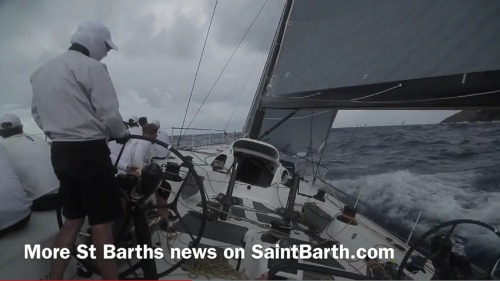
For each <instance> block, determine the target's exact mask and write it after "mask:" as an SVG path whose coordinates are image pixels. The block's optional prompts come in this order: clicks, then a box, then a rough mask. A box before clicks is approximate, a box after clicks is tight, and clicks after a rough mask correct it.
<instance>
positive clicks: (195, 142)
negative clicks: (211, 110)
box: [171, 127, 237, 148]
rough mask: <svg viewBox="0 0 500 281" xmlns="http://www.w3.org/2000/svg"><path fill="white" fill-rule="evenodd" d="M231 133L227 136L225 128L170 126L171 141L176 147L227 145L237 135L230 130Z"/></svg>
mask: <svg viewBox="0 0 500 281" xmlns="http://www.w3.org/2000/svg"><path fill="white" fill-rule="evenodd" d="M177 132H178V133H177ZM176 133H177V135H176ZM231 134H232V137H229V135H228V134H227V132H226V131H225V130H219V129H206V128H181V127H172V134H171V143H172V144H174V145H175V146H176V147H186V148H195V147H203V146H211V145H228V144H229V143H231V142H233V141H234V140H235V138H236V135H237V133H236V132H232V133H231ZM189 139H190V142H191V144H190V145H189V144H188V143H189Z"/></svg>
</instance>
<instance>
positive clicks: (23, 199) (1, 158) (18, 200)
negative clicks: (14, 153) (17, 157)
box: [0, 144, 31, 237]
mask: <svg viewBox="0 0 500 281" xmlns="http://www.w3.org/2000/svg"><path fill="white" fill-rule="evenodd" d="M0 179H1V181H0V237H2V236H4V235H6V234H7V233H9V232H12V231H15V230H17V229H20V228H22V227H23V226H25V225H26V224H27V223H28V222H29V220H30V217H31V210H30V207H31V200H30V199H29V198H28V196H27V194H26V191H24V189H23V187H22V185H21V181H20V180H19V177H18V176H17V175H16V173H15V172H14V169H13V167H12V163H11V161H10V159H9V157H8V155H7V151H6V150H5V147H4V146H3V145H2V144H0Z"/></svg>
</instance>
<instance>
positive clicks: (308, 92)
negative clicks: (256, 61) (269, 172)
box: [244, 0, 500, 148]
mask: <svg viewBox="0 0 500 281" xmlns="http://www.w3.org/2000/svg"><path fill="white" fill-rule="evenodd" d="M278 35H281V36H277V39H276V46H275V49H274V51H273V52H272V53H271V56H270V57H271V59H270V60H269V64H270V66H268V68H267V69H268V71H267V72H265V73H264V75H263V78H262V80H261V83H263V84H264V85H261V87H260V88H259V91H258V93H257V98H256V99H255V104H254V106H253V107H252V111H251V113H250V114H251V115H250V116H249V118H248V120H247V124H246V126H245V130H244V131H245V132H246V133H248V134H250V136H251V137H255V138H257V137H258V136H260V135H262V133H263V130H265V129H266V128H269V127H270V125H269V123H273V122H274V123H276V121H273V119H272V118H270V116H276V115H277V113H276V112H275V111H277V110H286V111H290V110H292V109H298V110H299V111H302V110H305V109H307V108H309V109H315V110H318V109H320V108H323V109H330V110H332V109H333V110H332V112H333V111H334V110H335V109H463V108H482V109H484V108H499V107H500V1H490V0H476V1H469V0H441V1H434V0H408V1H394V0H382V1H370V0H358V1H344V0H314V1H310V0H289V1H288V2H287V3H286V5H285V9H284V16H283V24H282V26H281V30H279V31H278ZM273 58H274V59H273ZM278 115H279V114H278ZM282 116H286V114H282ZM254 121H255V122H254ZM286 122H287V121H285V122H283V125H285V124H286ZM271 126H272V125H271ZM307 128H308V127H306V128H304V127H295V128H294V129H295V130H296V131H302V132H304V133H307V132H308V129H307ZM330 128H331V124H330V126H329V127H328V128H326V127H325V130H329V129H330ZM281 133H282V132H280V134H281ZM268 135H272V132H271V133H269V134H268ZM321 135H322V136H324V134H321ZM275 138H278V139H279V138H280V136H278V135H277V136H275ZM269 139H270V140H272V139H273V138H272V137H269ZM271 143H273V142H271ZM315 143H321V142H320V141H319V142H315ZM273 144H275V143H273ZM278 148H279V147H278Z"/></svg>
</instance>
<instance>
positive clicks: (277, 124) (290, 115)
mask: <svg viewBox="0 0 500 281" xmlns="http://www.w3.org/2000/svg"><path fill="white" fill-rule="evenodd" d="M298 111H299V110H298V109H295V110H294V111H292V112H290V113H289V114H288V115H287V116H285V117H283V119H281V121H279V122H278V123H276V124H275V125H274V126H272V127H271V128H270V129H269V130H267V131H266V132H264V134H262V135H261V136H260V137H259V138H258V140H261V139H262V138H263V137H265V136H267V135H269V134H270V133H271V132H272V131H274V130H275V129H276V128H278V127H279V126H281V125H282V124H283V123H285V122H286V120H288V119H290V118H291V117H292V116H293V115H295V113H297V112H298Z"/></svg>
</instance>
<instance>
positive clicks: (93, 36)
mask: <svg viewBox="0 0 500 281" xmlns="http://www.w3.org/2000/svg"><path fill="white" fill-rule="evenodd" d="M70 42H71V43H78V44H80V45H82V46H84V47H85V48H87V49H88V50H89V53H90V57H92V58H94V59H96V60H99V61H100V60H101V59H102V58H104V57H105V56H106V53H107V51H106V44H105V43H104V42H106V43H107V44H108V45H109V46H110V47H111V48H113V49H114V50H116V51H118V47H117V46H116V44H115V43H114V42H113V41H112V40H111V32H110V31H109V28H108V27H107V26H106V25H104V24H103V23H101V22H99V21H90V20H89V21H85V22H83V23H82V24H80V25H79V26H78V28H77V30H76V32H75V34H73V36H72V37H71V40H70Z"/></svg>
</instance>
